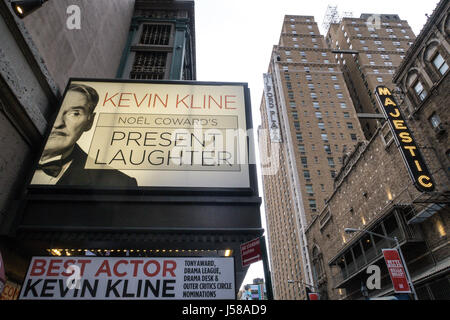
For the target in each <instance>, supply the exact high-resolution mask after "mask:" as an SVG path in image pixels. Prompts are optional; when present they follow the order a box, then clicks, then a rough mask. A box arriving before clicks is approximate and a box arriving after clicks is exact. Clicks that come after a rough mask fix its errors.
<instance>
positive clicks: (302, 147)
mask: <svg viewBox="0 0 450 320" xmlns="http://www.w3.org/2000/svg"><path fill="white" fill-rule="evenodd" d="M298 151H300V152H305V145H304V144H299V145H298Z"/></svg>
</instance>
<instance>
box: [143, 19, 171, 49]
mask: <svg viewBox="0 0 450 320" xmlns="http://www.w3.org/2000/svg"><path fill="white" fill-rule="evenodd" d="M171 30H172V25H170V24H144V25H143V29H142V33H141V38H140V41H139V44H142V45H159V46H167V45H169V42H170V35H171V32H172V31H171Z"/></svg>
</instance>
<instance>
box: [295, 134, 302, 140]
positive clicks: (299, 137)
mask: <svg viewBox="0 0 450 320" xmlns="http://www.w3.org/2000/svg"><path fill="white" fill-rule="evenodd" d="M295 136H296V138H297V141H303V136H302V134H301V133H296V134H295Z"/></svg>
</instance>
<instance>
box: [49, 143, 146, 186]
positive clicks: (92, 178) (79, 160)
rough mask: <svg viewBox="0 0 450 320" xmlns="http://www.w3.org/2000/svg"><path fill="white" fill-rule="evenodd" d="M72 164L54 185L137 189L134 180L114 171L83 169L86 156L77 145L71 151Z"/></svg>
mask: <svg viewBox="0 0 450 320" xmlns="http://www.w3.org/2000/svg"><path fill="white" fill-rule="evenodd" d="M71 157H72V159H73V160H72V163H71V164H70V166H69V168H67V170H66V172H64V174H63V176H62V177H61V179H59V181H58V182H57V183H56V185H61V186H69V185H70V186H101V187H105V186H107V187H137V182H136V179H135V178H132V177H129V176H127V175H126V174H124V173H122V172H120V171H118V170H115V169H111V170H107V169H106V170H105V169H85V168H84V166H85V164H86V159H87V154H86V153H85V152H84V151H83V150H81V148H80V147H79V146H78V144H75V147H74V148H73V151H72V155H71Z"/></svg>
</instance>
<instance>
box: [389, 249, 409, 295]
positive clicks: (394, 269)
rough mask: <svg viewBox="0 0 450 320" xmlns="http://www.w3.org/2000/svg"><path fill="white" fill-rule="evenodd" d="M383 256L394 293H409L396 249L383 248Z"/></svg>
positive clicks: (406, 279) (403, 269)
mask: <svg viewBox="0 0 450 320" xmlns="http://www.w3.org/2000/svg"><path fill="white" fill-rule="evenodd" d="M383 256H384V260H385V261H386V266H387V268H388V270H389V275H390V276H391V280H392V284H393V285H394V291H395V292H396V293H410V292H411V289H410V287H409V284H408V278H407V277H406V272H405V268H404V267H403V264H402V260H401V259H400V255H399V254H398V251H397V249H383Z"/></svg>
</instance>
